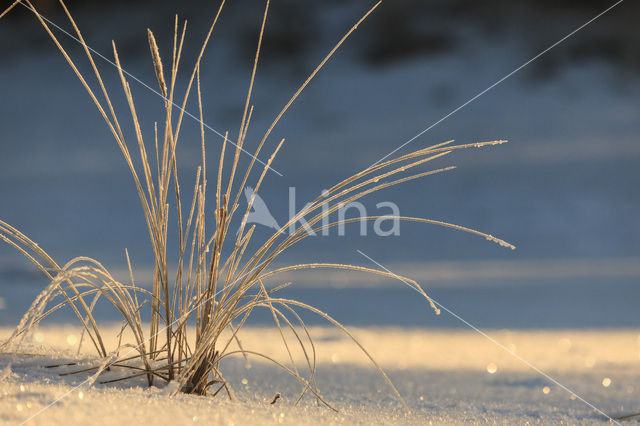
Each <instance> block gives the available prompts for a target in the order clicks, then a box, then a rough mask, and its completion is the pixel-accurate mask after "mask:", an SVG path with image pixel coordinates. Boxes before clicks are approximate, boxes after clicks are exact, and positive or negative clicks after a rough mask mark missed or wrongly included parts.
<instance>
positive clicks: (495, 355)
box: [0, 325, 640, 425]
mask: <svg viewBox="0 0 640 426" xmlns="http://www.w3.org/2000/svg"><path fill="white" fill-rule="evenodd" d="M118 329H119V326H117V325H114V326H113V327H112V329H111V330H109V331H107V332H106V333H105V335H106V336H114V335H115V334H116V330H118ZM110 331H113V333H111V332H110ZM352 331H353V333H354V335H355V336H356V337H357V338H358V339H359V340H360V341H361V343H363V345H364V346H365V347H366V348H367V349H368V350H370V352H371V353H372V355H373V356H374V358H375V359H376V360H377V361H378V362H379V363H380V365H381V366H382V367H383V369H385V370H386V372H387V373H388V374H389V376H390V377H391V379H392V381H393V382H394V383H395V385H396V386H397V387H398V389H399V391H400V393H401V394H402V395H403V397H404V398H405V399H406V401H407V403H408V405H409V406H410V408H411V413H407V412H406V411H405V410H404V409H403V408H402V406H401V404H400V403H399V402H398V400H397V399H395V398H394V397H393V395H392V394H391V393H390V391H389V389H388V387H387V386H386V385H385V383H384V382H383V380H382V378H381V377H380V376H379V375H378V374H377V373H376V371H375V369H374V368H373V366H371V364H370V363H369V362H368V360H367V359H366V358H365V357H364V356H363V355H362V353H360V352H359V350H358V349H357V348H356V347H355V345H353V344H352V343H351V342H350V341H349V340H348V339H346V338H345V337H344V336H343V335H341V334H340V333H339V332H338V331H336V330H335V329H331V328H324V327H316V328H313V329H312V331H311V332H312V335H313V336H314V337H315V339H316V346H317V351H318V352H317V353H318V361H319V368H318V376H317V379H318V385H319V387H320V389H321V392H322V395H323V397H325V399H326V400H327V401H328V402H329V403H330V404H332V406H334V407H335V408H336V409H337V410H338V411H339V412H338V413H335V412H333V411H331V410H330V409H328V408H326V407H324V406H318V405H317V404H316V402H315V400H314V399H313V398H312V397H305V398H304V399H303V401H302V403H301V404H299V405H298V406H295V405H294V401H295V399H296V397H297V396H298V393H299V390H300V386H299V384H298V383H297V382H296V381H295V380H294V379H292V378H291V377H289V376H288V375H287V374H286V373H284V372H282V371H281V370H278V369H277V368H275V367H272V366H271V365H267V364H264V363H262V362H259V361H257V360H254V361H252V363H251V367H250V368H246V366H245V362H244V361H243V360H242V359H230V360H229V361H228V362H227V363H225V364H224V365H223V368H224V374H225V375H226V377H227V378H228V380H229V381H230V383H231V385H232V387H233V390H234V392H235V396H236V399H235V400H234V401H229V400H228V399H227V397H226V395H224V396H223V395H218V396H217V397H215V398H212V397H209V396H207V397H201V396H188V395H178V396H176V397H172V398H170V397H169V396H168V395H167V391H166V389H163V388H146V387H144V386H143V383H142V382H138V381H135V380H131V381H128V382H119V383H118V384H117V385H99V384H98V385H94V386H93V387H87V386H86V385H85V386H80V387H77V388H76V386H78V385H79V384H81V383H82V382H83V381H84V380H86V378H87V377H88V375H87V374H76V375H69V376H59V375H58V374H59V373H61V372H68V371H72V370H73V369H74V368H75V369H79V368H81V366H86V365H92V361H91V359H90V358H88V354H83V355H80V356H78V355H74V354H73V351H75V350H76V349H77V337H78V332H79V329H78V328H77V327H73V326H60V325H57V326H51V327H42V328H40V329H39V330H37V332H36V333H34V334H33V335H32V336H31V338H30V339H29V341H26V342H25V343H24V346H23V350H24V351H28V352H29V353H30V354H31V355H20V356H10V355H2V357H1V358H0V367H1V369H0V371H4V374H3V375H2V376H1V377H2V380H1V381H0V398H1V399H0V400H1V401H2V403H1V404H0V419H2V420H3V421H5V422H6V423H7V424H18V423H20V422H23V421H25V420H27V419H30V420H29V423H28V424H64V425H72V424H88V423H91V424H129V423H131V424H132V423H142V422H144V423H147V424H191V423H193V424H197V423H204V424H220V425H231V424H271V423H283V424H383V423H386V424H388V423H399V424H462V423H465V424H467V423H468V424H474V423H476V424H480V423H482V424H486V423H493V424H602V423H605V422H606V421H607V419H606V417H605V416H603V415H602V414H600V413H598V411H596V410H595V409H593V408H591V407H590V406H588V405H587V404H586V403H584V402H582V401H580V400H579V399H578V398H577V397H576V396H575V395H572V394H571V393H570V392H567V391H566V390H564V389H562V388H561V387H560V386H558V385H556V384H554V383H553V382H552V381H550V380H548V379H546V378H545V377H543V376H542V375H541V374H539V373H537V372H535V371H533V370H532V369H531V368H529V367H528V366H527V365H525V364H524V363H523V362H522V361H519V360H518V359H516V358H515V357H514V356H513V355H511V354H509V353H508V352H507V351H505V350H503V349H501V348H500V347H499V346H497V345H496V344H494V343H492V342H490V341H489V340H487V339H486V338H484V337H482V336H481V335H479V334H478V333H476V332H474V331H466V330H465V331H460V330H441V331H425V330H420V329H398V328H389V327H386V328H356V329H353V330H352ZM10 332H11V329H9V328H2V329H0V336H1V337H3V338H6V337H7V336H8V334H9V333H10ZM487 333H488V334H489V335H490V336H491V337H492V338H494V339H495V340H496V341H498V342H500V343H501V344H502V345H504V346H505V347H507V348H508V349H509V350H511V351H513V352H514V353H515V354H517V355H518V356H520V357H522V358H523V359H526V360H527V361H528V362H530V363H532V364H533V365H535V366H536V367H537V368H539V369H540V370H542V371H544V372H545V373H547V374H549V375H550V376H551V377H553V378H554V379H555V380H557V381H558V382H559V383H561V384H562V385H564V386H566V387H567V388H569V389H571V390H572V391H573V392H575V394H576V395H577V396H578V397H579V398H584V399H585V400H586V401H588V402H589V403H591V404H593V405H594V406H595V407H597V409H599V410H601V411H602V412H604V413H606V414H607V415H611V416H614V415H622V414H627V413H631V412H637V411H640V401H639V400H638V392H639V391H640V389H639V385H638V383H639V379H640V363H639V362H638V359H639V356H640V334H638V332H637V331H632V330H623V329H617V330H575V329H573V330H571V329H567V330H556V331H548V330H547V331H545V330H533V331H509V330H491V331H488V332H487ZM108 340H109V339H108V338H107V341H108ZM280 342H281V341H280V337H279V335H278V333H277V331H276V330H275V329H273V328H264V327H260V328H247V329H245V330H244V331H243V333H242V343H243V345H244V346H245V347H246V348H247V349H249V348H251V349H255V350H261V351H264V352H265V353H268V354H270V355H273V356H274V357H275V358H276V359H279V360H283V361H285V360H286V355H285V352H284V348H283V347H282V345H281V343H280ZM70 343H74V344H73V345H70ZM114 343H115V341H111V342H109V341H108V344H114ZM85 348H86V347H85ZM72 350H73V351H72ZM297 355H301V354H297ZM294 356H296V354H295V352H294ZM73 359H78V360H80V361H79V362H80V366H73V367H58V368H44V367H45V366H48V365H53V364H60V363H63V362H69V361H70V360H73ZM298 361H300V359H298ZM94 362H95V361H94ZM109 374H117V372H112V373H109ZM277 392H279V393H281V395H282V398H281V399H280V400H279V401H278V402H276V404H274V405H271V404H270V402H271V400H272V399H273V396H274V395H275V394H276V393H277ZM61 397H62V398H61ZM58 398H61V399H60V401H58V402H56V403H54V404H53V405H51V406H50V407H49V408H46V409H45V410H43V411H41V410H42V409H44V408H45V407H48V406H49V405H50V404H51V403H53V402H54V401H56V400H57V399H58ZM36 414H37V415H36ZM34 415H35V417H33V416H34Z"/></svg>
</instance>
